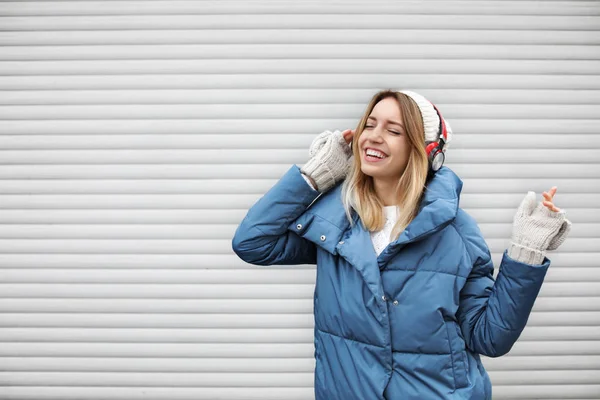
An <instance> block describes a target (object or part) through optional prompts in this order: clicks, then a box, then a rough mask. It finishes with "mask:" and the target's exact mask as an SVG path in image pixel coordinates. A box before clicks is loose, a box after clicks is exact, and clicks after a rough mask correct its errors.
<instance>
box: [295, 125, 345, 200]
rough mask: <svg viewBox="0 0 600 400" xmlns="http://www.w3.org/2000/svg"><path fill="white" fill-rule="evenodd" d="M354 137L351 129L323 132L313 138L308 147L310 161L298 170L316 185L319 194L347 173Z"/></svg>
mask: <svg viewBox="0 0 600 400" xmlns="http://www.w3.org/2000/svg"><path fill="white" fill-rule="evenodd" d="M353 137H354V131H353V130H352V129H346V130H345V131H343V132H342V131H339V130H335V131H334V132H330V131H324V132H323V133H321V134H319V135H318V136H317V137H315V138H314V139H313V141H312V143H311V145H310V149H309V151H308V155H309V157H310V159H309V160H308V162H307V163H306V164H304V166H303V167H302V168H301V169H300V170H301V172H302V173H303V174H305V175H308V176H310V177H311V178H312V179H313V180H314V181H315V183H316V184H317V190H318V191H319V192H325V191H327V190H329V189H330V188H331V187H333V186H334V185H335V184H336V183H337V182H339V181H341V180H343V179H344V178H345V177H346V174H347V173H348V168H349V166H350V158H351V157H352V147H351V146H349V144H350V143H351V142H352V139H353Z"/></svg>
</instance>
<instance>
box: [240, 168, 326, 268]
mask: <svg viewBox="0 0 600 400" xmlns="http://www.w3.org/2000/svg"><path fill="white" fill-rule="evenodd" d="M319 195H320V193H319V192H318V191H317V190H315V189H313V188H312V187H311V186H310V185H309V184H308V183H307V182H306V181H305V180H304V179H303V178H302V174H301V172H300V168H299V167H298V166H297V165H295V164H294V165H293V166H292V167H291V168H290V169H289V170H288V171H287V172H286V173H285V174H284V175H283V176H282V177H281V179H279V181H278V182H277V183H276V184H275V185H274V186H273V187H272V188H271V189H269V191H268V192H267V193H266V194H264V195H263V196H262V197H261V198H260V199H259V200H258V201H257V202H256V203H254V205H253V206H252V207H251V208H250V209H249V210H248V212H247V213H246V216H245V217H244V219H243V220H242V222H241V223H240V224H239V226H238V227H237V229H236V231H235V234H234V236H233V239H232V241H231V245H232V248H233V251H234V252H235V253H236V254H237V255H238V256H239V257H240V258H241V259H242V260H244V261H246V262H247V263H250V264H255V265H274V264H316V262H317V255H316V253H317V249H316V244H314V243H313V242H311V241H309V240H307V239H305V238H303V237H300V236H299V235H298V234H296V233H295V232H293V231H291V230H289V229H288V226H289V225H290V223H292V221H294V220H296V219H297V218H298V217H299V216H300V215H301V214H302V213H304V211H305V210H306V209H307V208H308V207H309V206H310V205H311V204H312V202H313V201H314V200H315V199H316V198H317V197H319Z"/></svg>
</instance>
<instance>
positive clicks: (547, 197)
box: [542, 192, 552, 200]
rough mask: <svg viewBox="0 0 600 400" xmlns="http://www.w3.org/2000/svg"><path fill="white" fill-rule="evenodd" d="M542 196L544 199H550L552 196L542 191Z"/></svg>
mask: <svg viewBox="0 0 600 400" xmlns="http://www.w3.org/2000/svg"><path fill="white" fill-rule="evenodd" d="M542 196H544V198H545V199H546V200H552V196H550V194H548V192H543V193H542Z"/></svg>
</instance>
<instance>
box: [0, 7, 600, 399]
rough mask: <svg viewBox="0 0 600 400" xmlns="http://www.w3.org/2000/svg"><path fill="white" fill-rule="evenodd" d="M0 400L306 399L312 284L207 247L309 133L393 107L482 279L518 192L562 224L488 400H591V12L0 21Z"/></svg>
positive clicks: (54, 11)
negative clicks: (431, 129)
mask: <svg viewBox="0 0 600 400" xmlns="http://www.w3.org/2000/svg"><path fill="white" fill-rule="evenodd" d="M0 14H1V18H0V30H1V32H0V45H1V46H2V51H1V52H0V90H2V92H1V96H0V104H1V107H0V132H1V134H2V136H1V143H0V149H1V150H2V152H1V153H0V158H1V159H0V164H1V165H2V167H1V168H0V179H1V181H0V193H1V199H0V224H1V225H0V232H1V238H0V268H1V285H0V289H1V290H0V297H1V298H0V312H1V313H2V314H0V326H1V330H0V342H1V345H0V365H1V366H2V371H1V372H0V397H1V398H2V399H9V398H10V399H36V400H38V399H61V400H64V399H84V398H85V399H91V398H94V399H142V398H143V399H169V400H176V399H217V398H218V399H224V398H227V399H230V400H233V399H238V400H242V399H282V398H286V399H303V400H304V399H307V400H308V399H311V398H313V389H312V385H313V367H314V360H313V343H312V334H313V332H312V327H313V319H312V292H313V287H314V272H315V271H314V267H310V266H298V267H287V268H281V267H261V268H259V267H256V266H251V265H248V264H245V263H244V262H242V261H241V260H239V259H238V258H237V257H236V256H235V254H234V253H233V252H232V250H231V237H232V236H233V233H234V230H235V228H236V226H237V224H238V223H239V221H240V220H241V219H242V218H243V216H244V215H245V213H246V211H247V209H248V208H249V207H250V206H251V205H252V204H253V203H254V201H256V200H257V199H258V198H259V197H260V196H261V195H262V194H264V193H265V192H266V191H267V190H268V189H269V188H270V187H271V186H272V185H273V184H274V183H275V182H276V180H277V179H278V178H279V177H280V176H281V175H282V174H283V173H284V172H285V171H286V170H287V169H288V168H289V166H290V165H291V164H293V163H296V164H298V165H302V164H303V163H304V162H306V158H307V153H308V146H309V144H310V142H311V140H312V138H313V137H314V136H315V135H316V134H318V133H319V132H321V131H322V130H324V129H332V128H335V129H338V128H347V127H354V126H355V125H356V122H357V118H358V117H359V116H360V114H361V113H362V111H363V110H364V108H365V106H366V103H367V101H368V99H369V98H370V96H371V95H372V94H373V93H374V92H375V90H377V89H379V88H384V87H394V88H409V89H413V90H416V91H418V92H419V93H422V94H424V95H425V96H428V97H430V98H431V99H432V101H434V102H436V103H437V104H438V105H439V106H440V109H441V110H443V111H444V115H445V116H446V117H447V118H448V119H449V120H450V121H451V122H452V126H453V128H454V131H455V134H456V136H455V140H454V142H453V143H452V146H451V147H452V148H451V150H449V152H448V157H449V160H448V163H447V165H448V166H450V167H451V168H453V169H454V170H455V171H456V172H457V173H458V174H459V175H460V176H461V177H462V178H463V179H464V182H465V187H464V192H463V197H462V203H461V207H463V208H464V209H465V210H466V211H468V212H469V213H471V214H472V215H473V216H474V217H475V218H476V219H477V220H478V222H479V223H480V226H481V228H482V230H483V232H484V235H485V237H486V238H487V240H488V244H489V245H490V248H491V250H492V252H493V254H494V261H495V262H496V265H497V266H498V265H499V262H500V257H501V253H502V251H503V250H504V249H505V248H506V246H507V245H508V238H509V237H510V233H511V223H512V216H513V215H514V212H515V210H516V207H517V206H518V204H519V202H520V200H521V199H522V198H523V196H524V195H525V193H526V192H527V191H528V190H535V191H536V193H537V194H538V196H539V197H538V198H541V192H542V191H544V190H547V189H549V188H550V187H551V186H552V185H556V186H558V193H557V204H558V205H559V206H560V207H563V208H565V209H567V210H568V215H569V217H570V219H571V220H572V221H573V223H574V227H573V231H572V233H571V236H570V237H569V239H568V240H567V241H566V242H565V243H564V244H563V246H562V247H561V248H560V249H559V250H558V251H555V252H553V253H552V254H551V255H550V257H551V259H552V267H551V269H550V271H549V273H548V275H547V280H546V282H545V284H544V287H543V289H542V291H541V293H540V297H539V298H538V300H537V302H536V305H535V309H534V312H533V314H532V316H531V318H530V322H529V325H528V327H527V328H526V330H525V331H524V333H523V335H522V337H521V339H520V340H519V342H518V343H517V344H516V345H515V347H514V348H513V350H512V351H511V352H510V353H509V354H508V355H507V356H505V357H502V358H499V359H485V364H486V366H487V368H488V370H489V372H490V375H491V377H492V380H493V383H494V394H495V395H494V399H525V398H527V399H533V398H536V399H541V398H543V399H567V398H568V399H584V398H585V399H591V398H600V269H599V268H597V267H598V261H597V260H598V257H599V256H600V248H599V244H598V243H599V242H598V238H599V237H600V213H599V212H598V205H597V202H598V193H599V192H600V164H599V161H600V136H599V135H598V134H599V133H600V128H599V126H600V107H599V104H600V47H599V44H600V16H599V15H600V5H599V3H598V2H595V1H588V2H583V1H571V2H559V1H548V2H542V1H435V2H413V1H411V2H398V1H386V2H383V1H376V2H366V1H363V2H358V1H328V2H323V1H319V2H316V1H311V2H308V1H303V2H301V3H300V2H298V3H296V2H292V1H280V2H265V1H252V2H250V1H243V2H242V1H220V2H212V1H171V2H168V1H146V2H142V1H131V2H127V1H124V2H121V1H105V2H94V1H65V2H52V1H43V2H27V1H24V2H18V3H17V2H15V3H11V2H3V3H1V4H0Z"/></svg>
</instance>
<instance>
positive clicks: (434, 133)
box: [398, 90, 452, 153]
mask: <svg viewBox="0 0 600 400" xmlns="http://www.w3.org/2000/svg"><path fill="white" fill-rule="evenodd" d="M398 92H400V93H404V94H405V95H407V96H409V97H410V98H411V99H413V100H414V101H415V103H417V106H419V110H420V111H421V115H422V116H423V126H424V127H425V143H426V144H429V143H430V142H435V141H437V140H438V131H439V127H440V119H439V117H438V114H437V112H436V111H435V108H433V105H432V104H431V102H430V101H429V100H427V99H426V98H425V97H423V96H421V95H420V94H418V93H415V92H411V91H410V90H398ZM444 123H445V124H446V133H447V136H448V137H447V140H446V145H445V146H444V153H445V152H446V150H447V149H448V143H449V142H450V141H451V140H452V128H451V127H450V123H449V122H448V120H447V119H446V118H444Z"/></svg>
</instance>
